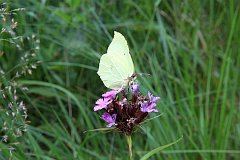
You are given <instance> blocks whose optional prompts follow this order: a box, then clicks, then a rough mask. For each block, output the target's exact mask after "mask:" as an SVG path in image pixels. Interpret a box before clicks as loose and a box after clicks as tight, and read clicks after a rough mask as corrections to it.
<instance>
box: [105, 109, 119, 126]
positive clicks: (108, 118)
mask: <svg viewBox="0 0 240 160" xmlns="http://www.w3.org/2000/svg"><path fill="white" fill-rule="evenodd" d="M116 118H117V114H112V115H111V114H109V113H107V112H105V113H103V115H102V119H103V120H104V121H106V122H107V123H108V125H107V127H112V126H114V125H116V123H115V122H116Z"/></svg>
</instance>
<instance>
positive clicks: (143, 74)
mask: <svg viewBox="0 0 240 160" xmlns="http://www.w3.org/2000/svg"><path fill="white" fill-rule="evenodd" d="M137 75H139V76H151V74H149V73H137Z"/></svg>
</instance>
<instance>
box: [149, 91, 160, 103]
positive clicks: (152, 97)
mask: <svg viewBox="0 0 240 160" xmlns="http://www.w3.org/2000/svg"><path fill="white" fill-rule="evenodd" d="M148 97H149V100H150V103H156V102H157V101H158V100H159V99H160V97H154V96H153V95H152V94H151V93H150V92H149V91H148Z"/></svg>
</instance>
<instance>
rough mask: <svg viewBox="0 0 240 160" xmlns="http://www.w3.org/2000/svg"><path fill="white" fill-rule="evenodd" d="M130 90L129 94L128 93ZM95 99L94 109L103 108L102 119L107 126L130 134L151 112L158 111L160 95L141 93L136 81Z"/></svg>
mask: <svg viewBox="0 0 240 160" xmlns="http://www.w3.org/2000/svg"><path fill="white" fill-rule="evenodd" d="M130 92H131V94H130ZM102 97H103V98H101V99H99V100H97V102H96V104H97V105H96V106H95V107H94V111H97V110H101V109H103V110H104V111H105V113H104V114H103V115H102V119H103V120H104V121H106V122H107V123H108V125H107V127H112V126H115V127H116V128H117V129H118V130H120V131H122V132H123V133H125V134H128V135H129V134H132V133H133V131H134V128H135V127H136V126H137V125H138V124H139V123H141V122H143V121H144V120H145V118H146V117H147V115H148V114H149V113H151V112H158V110H157V109H154V107H156V101H158V100H159V99H160V97H154V96H153V95H152V94H151V93H150V92H148V95H147V96H144V95H142V93H141V92H140V91H139V85H138V84H137V83H134V84H131V85H130V86H129V88H121V89H119V90H111V91H108V92H106V93H104V94H103V95H102Z"/></svg>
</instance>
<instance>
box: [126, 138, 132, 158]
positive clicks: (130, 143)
mask: <svg viewBox="0 0 240 160" xmlns="http://www.w3.org/2000/svg"><path fill="white" fill-rule="evenodd" d="M127 142H128V150H129V159H130V160H132V138H131V136H128V135H127Z"/></svg>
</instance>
